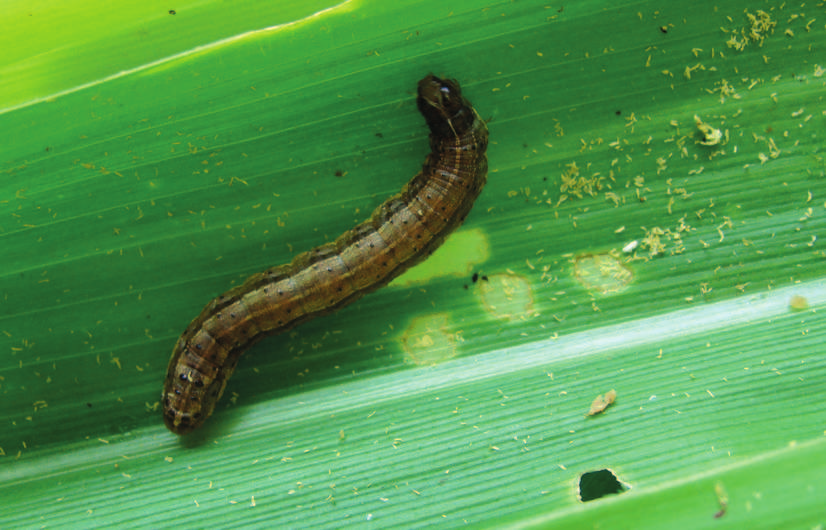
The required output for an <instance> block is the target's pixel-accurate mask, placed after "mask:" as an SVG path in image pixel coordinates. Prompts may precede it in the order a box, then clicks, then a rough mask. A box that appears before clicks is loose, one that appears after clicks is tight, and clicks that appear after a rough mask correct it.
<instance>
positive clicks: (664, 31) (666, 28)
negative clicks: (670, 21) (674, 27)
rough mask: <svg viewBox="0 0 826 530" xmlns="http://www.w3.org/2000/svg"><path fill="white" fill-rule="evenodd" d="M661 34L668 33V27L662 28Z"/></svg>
mask: <svg viewBox="0 0 826 530" xmlns="http://www.w3.org/2000/svg"><path fill="white" fill-rule="evenodd" d="M660 33H668V26H660Z"/></svg>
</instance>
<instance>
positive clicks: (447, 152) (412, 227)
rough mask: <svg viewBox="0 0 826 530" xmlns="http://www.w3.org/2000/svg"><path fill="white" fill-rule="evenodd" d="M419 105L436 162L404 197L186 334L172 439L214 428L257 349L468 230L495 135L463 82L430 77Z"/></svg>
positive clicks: (173, 398)
mask: <svg viewBox="0 0 826 530" xmlns="http://www.w3.org/2000/svg"><path fill="white" fill-rule="evenodd" d="M416 103H417V105H418V107H419V112H421V113H422V115H423V116H424V119H425V121H426V122H427V125H428V127H429V128H430V148H431V152H430V154H429V155H428V156H427V158H426V159H425V162H424V167H423V168H422V171H421V172H420V173H419V174H418V175H416V176H415V177H413V180H411V181H410V182H408V183H407V185H405V187H404V188H402V191H401V193H399V194H398V195H395V196H393V197H391V198H390V199H388V200H387V201H385V202H384V203H383V204H382V205H381V206H379V207H378V208H376V210H375V211H374V212H373V215H372V216H371V217H370V219H368V220H367V221H365V222H363V223H361V224H360V225H358V226H356V227H355V228H353V229H352V230H349V231H347V232H345V233H344V234H342V235H341V236H340V237H339V238H338V239H336V240H335V241H334V242H332V243H327V244H324V245H321V246H320V247H317V248H314V249H313V250H310V251H308V252H304V253H302V254H299V255H298V256H296V257H295V259H293V261H292V262H291V263H289V264H287V265H280V266H278V267H273V268H271V269H268V270H266V271H264V272H262V273H259V274H255V275H253V276H251V277H250V278H248V279H247V281H245V282H244V283H243V285H240V286H238V287H236V288H234V289H232V290H230V291H228V292H226V293H224V294H223V295H221V296H219V297H218V298H216V299H214V300H212V301H211V302H210V303H209V304H207V306H206V307H205V308H204V310H203V311H202V312H201V314H200V315H199V316H198V318H196V319H195V320H193V321H192V323H191V324H190V325H189V327H188V328H187V329H186V331H184V333H183V335H181V337H180V338H179V339H178V342H177V344H176V345H175V349H174V350H173V351H172V358H171V359H170V361H169V368H168V369H167V373H166V381H165V383H164V389H163V394H162V395H161V401H162V403H163V418H164V422H165V423H166V426H167V427H168V428H169V430H171V431H172V432H174V433H177V434H187V433H189V432H191V431H192V430H193V429H195V428H197V427H199V426H200V425H201V424H203V423H204V421H206V419H207V418H208V417H209V416H210V414H212V411H213V410H214V409H215V405H216V403H218V400H219V399H220V398H221V394H222V393H223V392H224V387H225V386H226V384H227V379H228V378H229V376H230V375H232V372H233V371H234V370H235V365H236V364H237V363H238V358H239V357H240V356H241V354H242V353H243V352H244V351H246V350H247V349H248V348H249V347H250V346H252V345H253V344H255V343H256V342H258V341H259V340H261V339H262V338H264V337H266V336H268V335H274V334H276V333H282V332H284V331H287V330H288V329H290V328H292V327H293V326H296V325H298V324H300V323H302V322H305V321H307V320H310V319H312V318H315V317H317V316H320V315H325V314H328V313H332V312H333V311H335V310H337V309H339V308H341V307H344V306H345V305H347V304H350V303H352V302H354V301H355V300H357V299H359V298H361V297H362V296H363V295H365V294H367V293H369V292H371V291H374V290H376V289H378V288H379V287H381V286H383V285H386V284H387V283H389V282H390V281H391V280H392V279H393V278H395V277H397V276H398V275H400V274H401V273H403V272H404V271H406V270H407V269H409V268H410V267H412V266H413V265H416V264H417V263H419V262H421V261H422V260H424V259H425V258H427V257H428V256H429V255H430V254H431V253H432V252H433V251H434V250H435V249H436V248H437V247H438V246H439V245H441V244H442V242H443V241H444V240H445V238H446V237H447V236H448V235H449V234H450V233H451V232H452V231H453V230H454V229H455V228H456V227H458V226H459V225H460V224H462V221H464V220H465V217H466V216H467V214H468V212H469V211H470V209H471V207H472V206H473V202H474V201H475V200H476V197H477V196H478V195H479V193H480V192H481V191H482V187H483V186H484V185H485V180H486V178H487V170H488V162H487V158H486V157H485V150H486V149H487V145H488V129H487V126H486V125H485V122H484V121H483V120H482V119H481V118H480V117H479V115H478V114H477V113H476V111H475V110H473V107H472V106H471V104H470V103H469V102H468V101H467V100H466V99H465V98H464V97H462V92H461V90H460V88H459V84H458V83H457V82H456V81H455V80H448V79H439V78H438V77H436V76H434V75H432V74H431V75H428V76H427V77H425V78H424V79H422V80H421V81H419V87H418V97H417V99H416Z"/></svg>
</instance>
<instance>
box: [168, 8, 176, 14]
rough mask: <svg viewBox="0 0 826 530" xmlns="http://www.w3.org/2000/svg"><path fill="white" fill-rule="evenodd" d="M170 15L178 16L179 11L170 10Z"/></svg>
mask: <svg viewBox="0 0 826 530" xmlns="http://www.w3.org/2000/svg"><path fill="white" fill-rule="evenodd" d="M169 14H170V15H177V14H178V13H177V11H175V10H174V9H170V10H169Z"/></svg>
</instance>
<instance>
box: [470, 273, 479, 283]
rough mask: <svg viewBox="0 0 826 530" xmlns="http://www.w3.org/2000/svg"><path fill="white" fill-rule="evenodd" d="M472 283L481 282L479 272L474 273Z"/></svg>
mask: <svg viewBox="0 0 826 530" xmlns="http://www.w3.org/2000/svg"><path fill="white" fill-rule="evenodd" d="M471 281H472V282H473V283H476V282H478V281H479V273H478V272H474V273H473V276H472V277H471Z"/></svg>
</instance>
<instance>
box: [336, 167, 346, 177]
mask: <svg viewBox="0 0 826 530" xmlns="http://www.w3.org/2000/svg"><path fill="white" fill-rule="evenodd" d="M346 174H347V173H345V172H344V171H342V170H340V169H336V172H335V176H337V177H343V176H344V175H346Z"/></svg>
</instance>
